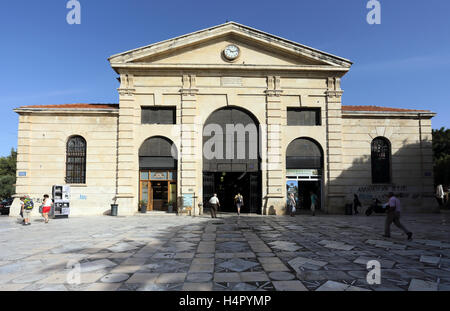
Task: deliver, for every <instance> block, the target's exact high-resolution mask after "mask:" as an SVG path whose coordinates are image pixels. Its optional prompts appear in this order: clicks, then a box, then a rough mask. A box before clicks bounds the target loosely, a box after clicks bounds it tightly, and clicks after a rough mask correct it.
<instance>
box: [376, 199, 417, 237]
mask: <svg viewBox="0 0 450 311" xmlns="http://www.w3.org/2000/svg"><path fill="white" fill-rule="evenodd" d="M387 209H388V210H387V215H386V223H385V226H384V235H383V236H384V237H385V238H390V237H391V224H392V222H393V223H394V224H395V225H396V226H397V227H398V228H400V229H401V230H403V232H405V234H406V235H407V236H408V240H411V239H412V235H413V234H412V232H411V231H409V230H408V229H406V228H405V226H403V225H402V223H401V222H400V212H401V209H402V208H401V204H400V200H399V199H398V198H397V197H396V196H395V195H394V193H392V192H390V193H389V201H388V203H387Z"/></svg>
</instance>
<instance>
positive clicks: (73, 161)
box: [66, 136, 86, 184]
mask: <svg viewBox="0 0 450 311" xmlns="http://www.w3.org/2000/svg"><path fill="white" fill-rule="evenodd" d="M66 183H68V184H85V183H86V140H85V139H84V138H83V137H81V136H72V137H70V138H69V140H68V141H67V146H66Z"/></svg>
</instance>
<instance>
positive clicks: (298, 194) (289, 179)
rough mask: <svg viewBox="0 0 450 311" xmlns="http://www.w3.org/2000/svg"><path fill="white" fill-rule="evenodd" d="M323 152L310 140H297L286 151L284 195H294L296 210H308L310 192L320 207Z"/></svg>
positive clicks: (317, 144)
mask: <svg viewBox="0 0 450 311" xmlns="http://www.w3.org/2000/svg"><path fill="white" fill-rule="evenodd" d="M322 176H323V151H322V148H321V147H320V145H319V143H317V142H316V141H314V140H313V139H310V138H297V139H295V140H293V141H292V142H291V143H290V144H289V145H288V147H287V149H286V193H287V195H290V194H291V193H294V196H295V198H296V202H297V211H298V210H302V209H303V210H309V209H310V207H311V192H313V193H314V194H315V195H316V196H317V198H318V200H319V202H318V204H317V205H318V206H316V208H318V209H320V208H321V206H322V199H321V198H322V193H323V181H322Z"/></svg>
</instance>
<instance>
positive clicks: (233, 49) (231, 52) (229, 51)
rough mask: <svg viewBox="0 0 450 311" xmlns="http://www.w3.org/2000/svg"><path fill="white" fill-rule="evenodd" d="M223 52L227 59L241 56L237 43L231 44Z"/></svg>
mask: <svg viewBox="0 0 450 311" xmlns="http://www.w3.org/2000/svg"><path fill="white" fill-rule="evenodd" d="M223 54H224V55H225V57H226V59H228V60H234V59H236V58H237V57H238V56H239V48H238V47H237V46H235V45H229V46H227V47H226V48H225V50H224V51H223Z"/></svg>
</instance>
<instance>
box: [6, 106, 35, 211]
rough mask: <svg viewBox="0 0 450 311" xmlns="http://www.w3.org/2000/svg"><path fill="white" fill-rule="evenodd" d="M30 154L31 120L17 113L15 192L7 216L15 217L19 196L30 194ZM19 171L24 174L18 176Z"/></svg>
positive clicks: (18, 206)
mask: <svg viewBox="0 0 450 311" xmlns="http://www.w3.org/2000/svg"><path fill="white" fill-rule="evenodd" d="M30 156H31V121H30V116H28V115H26V114H20V115H19V129H18V133H17V163H16V194H15V195H14V201H13V204H12V205H11V208H10V211H9V216H11V217H17V216H19V214H20V202H19V201H20V197H21V196H23V195H31V194H30V193H29V190H30V186H31V185H30V182H29V177H30V176H29V174H30V166H29V163H30ZM19 172H24V173H25V174H26V175H25V176H20V175H19Z"/></svg>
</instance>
